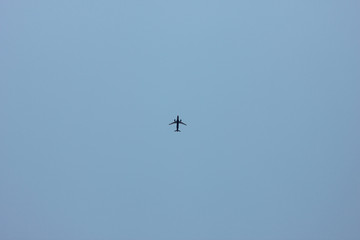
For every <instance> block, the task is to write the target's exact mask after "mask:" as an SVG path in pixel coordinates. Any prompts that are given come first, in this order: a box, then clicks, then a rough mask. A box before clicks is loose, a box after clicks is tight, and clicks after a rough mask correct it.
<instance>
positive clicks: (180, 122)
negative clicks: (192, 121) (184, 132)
mask: <svg viewBox="0 0 360 240" xmlns="http://www.w3.org/2000/svg"><path fill="white" fill-rule="evenodd" d="M179 123H180V124H182V125H185V126H187V125H186V124H185V123H183V122H179Z"/></svg>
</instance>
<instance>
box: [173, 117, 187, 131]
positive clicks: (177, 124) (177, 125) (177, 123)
mask: <svg viewBox="0 0 360 240" xmlns="http://www.w3.org/2000/svg"><path fill="white" fill-rule="evenodd" d="M175 123H176V130H175V132H181V131H180V130H179V124H182V125H185V126H187V125H186V124H185V123H183V122H182V120H181V119H180V120H179V115H178V116H177V119H174V121H173V122H172V123H170V124H169V125H171V124H175Z"/></svg>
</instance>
